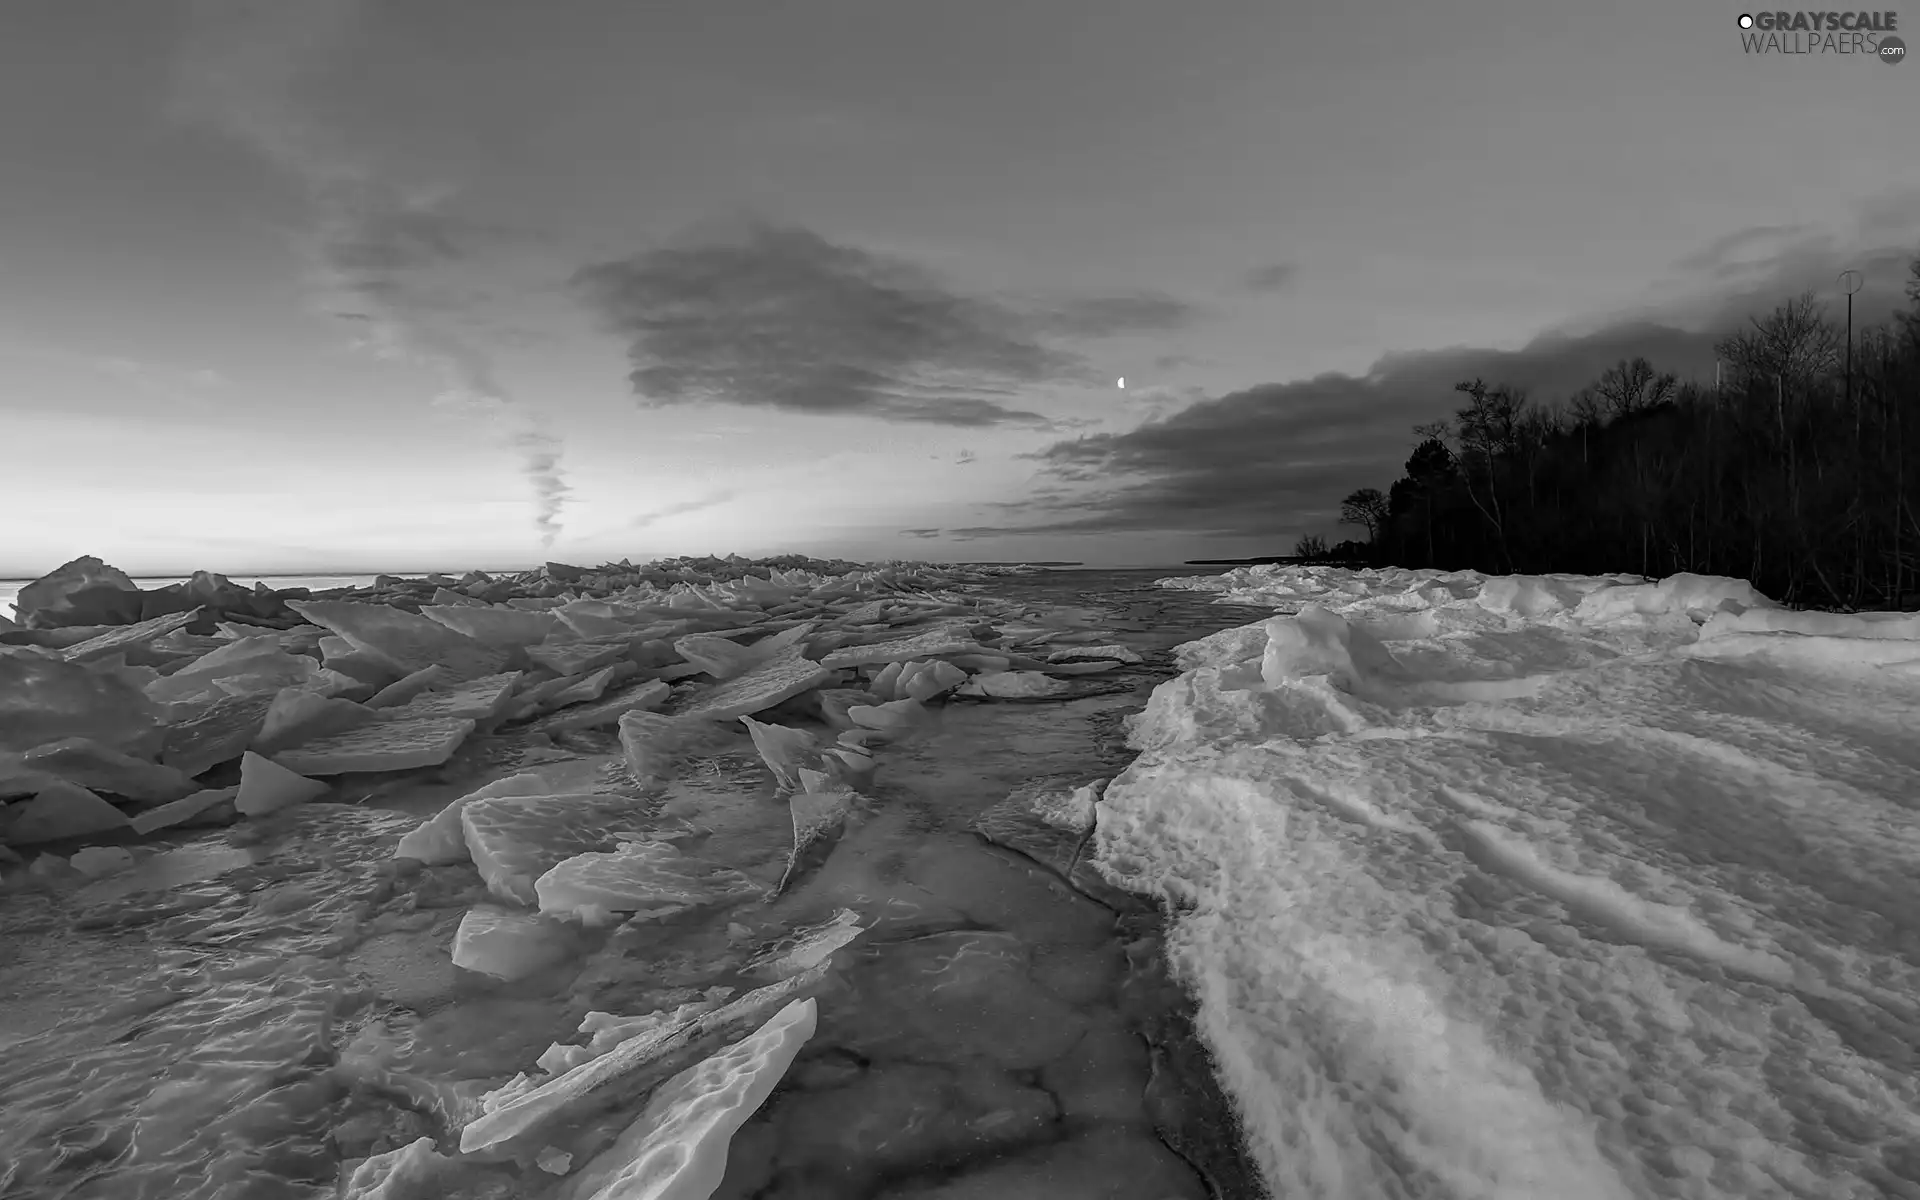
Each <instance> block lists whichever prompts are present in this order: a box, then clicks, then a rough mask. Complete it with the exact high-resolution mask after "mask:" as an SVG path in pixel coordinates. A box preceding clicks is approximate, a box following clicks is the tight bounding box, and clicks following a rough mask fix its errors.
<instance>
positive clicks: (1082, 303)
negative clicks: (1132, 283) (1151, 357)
mask: <svg viewBox="0 0 1920 1200" xmlns="http://www.w3.org/2000/svg"><path fill="white" fill-rule="evenodd" d="M1199 316H1200V310H1199V309H1198V308H1197V307H1195V306H1194V305H1192V304H1189V303H1187V302H1186V301H1185V300H1181V299H1178V298H1177V297H1174V296H1168V295H1164V294H1162V293H1159V292H1137V293H1134V294H1133V295H1130V296H1097V297H1090V298H1081V299H1074V300H1066V301H1061V302H1058V303H1056V304H1055V305H1054V306H1053V307H1051V308H1042V309H1040V310H1039V311H1037V312H1035V313H1034V314H1033V323H1034V325H1035V327H1036V328H1037V329H1039V330H1040V331H1042V332H1044V333H1050V334H1054V335H1057V336H1062V337H1076V338H1103V337H1118V336H1120V335H1122V334H1128V333H1165V332H1170V331H1172V330H1177V329H1185V328H1187V327H1188V326H1190V325H1192V324H1193V323H1194V322H1195V321H1197V320H1198V319H1199Z"/></svg>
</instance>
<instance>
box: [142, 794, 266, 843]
mask: <svg viewBox="0 0 1920 1200" xmlns="http://www.w3.org/2000/svg"><path fill="white" fill-rule="evenodd" d="M239 794H240V789H239V787H237V786H235V787H224V788H203V789H202V790H200V791H197V792H195V793H193V794H192V795H191V796H183V797H181V798H180V799H178V800H175V801H174V802H173V803H171V804H162V805H161V806H160V807H158V808H150V809H148V810H147V811H146V812H143V813H141V814H140V815H139V816H136V817H135V818H133V831H134V832H135V833H137V834H140V835H141V836H143V837H144V836H145V835H147V834H150V833H153V832H155V831H157V830H161V829H166V828H167V827H169V826H172V825H194V824H199V823H202V822H201V821H200V820H199V818H202V817H203V816H205V815H206V814H208V813H210V812H211V811H212V810H214V809H216V808H218V807H219V806H220V805H222V804H226V805H229V806H231V805H232V802H233V799H234V797H236V796H238V795H239Z"/></svg>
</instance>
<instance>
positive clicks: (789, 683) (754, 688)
mask: <svg viewBox="0 0 1920 1200" xmlns="http://www.w3.org/2000/svg"><path fill="white" fill-rule="evenodd" d="M833 674H834V672H833V671H832V669H830V668H828V667H825V666H822V665H821V664H819V663H816V662H813V661H812V660H810V659H808V658H806V657H805V656H804V655H803V654H802V653H801V651H800V650H799V648H797V647H789V648H787V649H785V650H782V651H780V652H779V653H778V654H775V655H774V656H773V657H771V658H769V659H767V660H766V661H765V662H763V663H761V664H760V665H759V666H757V667H755V668H754V669H753V670H751V671H749V672H747V673H746V674H745V675H742V676H740V677H738V678H736V679H731V680H728V681H727V682H726V683H722V684H720V685H718V686H716V687H714V688H712V689H710V690H708V691H706V692H702V693H700V694H699V695H697V696H695V697H693V699H691V700H690V701H689V702H688V704H687V706H686V708H685V709H683V710H682V711H681V713H680V715H681V716H687V717H706V718H709V719H711V720H719V721H724V720H729V719H731V718H734V717H746V716H752V715H753V714H754V713H757V712H760V711H762V710H764V709H769V708H772V707H773V706H774V705H776V704H779V703H780V702H781V701H783V700H790V699H792V698H793V697H795V696H797V695H799V694H800V693H801V692H804V691H806V690H807V689H809V688H815V687H819V686H820V685H821V684H823V683H825V682H826V681H827V680H829V679H831V678H832V677H833Z"/></svg>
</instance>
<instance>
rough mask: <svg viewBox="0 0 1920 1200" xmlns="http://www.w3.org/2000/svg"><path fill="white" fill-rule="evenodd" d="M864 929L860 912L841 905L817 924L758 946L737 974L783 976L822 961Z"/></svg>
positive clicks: (799, 972) (809, 969) (785, 976)
mask: <svg viewBox="0 0 1920 1200" xmlns="http://www.w3.org/2000/svg"><path fill="white" fill-rule="evenodd" d="M864 932H866V930H865V928H864V927H863V926H862V925H861V924H860V914H859V913H857V912H855V911H854V910H852V909H850V908H843V909H840V910H839V911H838V912H836V913H834V914H833V916H832V917H831V918H830V919H828V920H826V921H824V922H822V923H820V924H818V925H810V926H807V927H805V928H802V929H796V930H794V931H793V932H792V933H790V934H788V935H787V936H786V937H783V938H781V939H779V940H778V941H776V942H773V943H772V944H771V945H768V946H765V947H763V948H761V949H760V950H759V951H757V952H756V953H755V954H754V955H753V957H751V958H749V959H748V960H747V961H746V962H745V963H744V964H743V965H742V966H741V968H740V973H741V974H742V975H746V976H750V977H752V978H755V979H787V978H790V977H791V976H794V975H798V974H801V973H802V972H804V971H811V970H813V969H814V968H815V967H818V966H820V965H821V964H822V963H825V962H826V961H827V960H828V959H830V958H832V957H833V953H834V951H836V950H839V949H840V948H842V947H843V946H848V945H851V944H852V943H853V942H854V940H855V939H856V938H858V937H859V936H860V935H861V934H862V933H864Z"/></svg>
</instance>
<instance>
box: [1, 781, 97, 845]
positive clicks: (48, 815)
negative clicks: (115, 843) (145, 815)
mask: <svg viewBox="0 0 1920 1200" xmlns="http://www.w3.org/2000/svg"><path fill="white" fill-rule="evenodd" d="M4 815H5V818H6V827H5V828H4V829H0V840H3V841H7V842H11V843H12V844H13V845H16V846H36V845H39V844H40V843H42V842H57V841H61V840H64V839H66V838H75V837H85V836H87V835H89V834H95V833H108V832H111V831H112V830H115V829H125V828H126V827H127V825H128V824H129V822H128V821H127V817H126V814H125V813H123V812H121V811H120V810H119V809H117V808H115V807H114V806H113V805H111V804H108V803H107V802H106V801H105V800H102V799H101V798H100V797H98V796H96V795H94V794H93V793H92V792H90V791H88V790H87V789H86V788H83V787H81V786H80V785H79V784H77V783H67V782H65V781H64V780H62V781H57V782H54V783H50V784H48V785H47V786H46V787H44V788H42V789H41V790H40V792H39V794H38V795H36V796H34V798H33V799H31V800H29V801H27V802H26V803H25V804H17V805H14V806H12V807H11V808H9V809H7V810H6V813H5V814H4Z"/></svg>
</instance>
